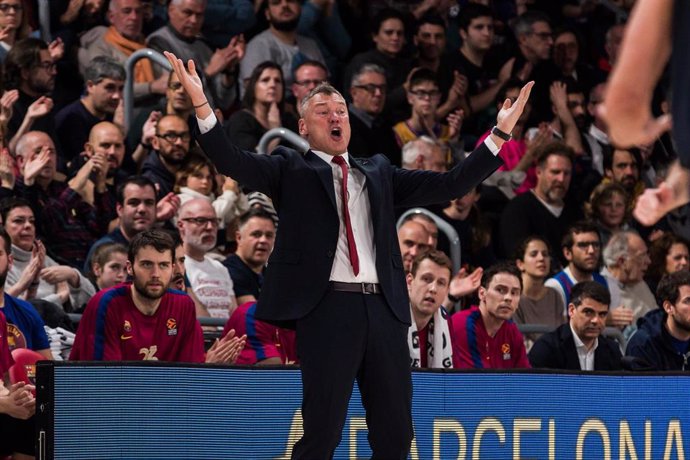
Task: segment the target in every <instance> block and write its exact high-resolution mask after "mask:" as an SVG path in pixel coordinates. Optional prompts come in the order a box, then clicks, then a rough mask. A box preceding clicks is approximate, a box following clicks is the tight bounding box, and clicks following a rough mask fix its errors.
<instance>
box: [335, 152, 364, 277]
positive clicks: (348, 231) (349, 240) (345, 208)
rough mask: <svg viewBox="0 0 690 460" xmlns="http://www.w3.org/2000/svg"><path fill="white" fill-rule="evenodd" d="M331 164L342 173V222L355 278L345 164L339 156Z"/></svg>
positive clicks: (354, 247) (356, 268)
mask: <svg viewBox="0 0 690 460" xmlns="http://www.w3.org/2000/svg"><path fill="white" fill-rule="evenodd" d="M333 163H335V164H337V165H338V166H340V169H341V170H342V172H343V186H342V187H341V190H342V199H343V220H345V233H346V234H347V249H348V251H349V252H350V264H351V265H352V271H353V272H354V274H355V276H357V275H358V274H359V256H358V255H357V244H356V243H355V235H354V234H353V233H352V224H351V222H350V210H349V209H348V206H347V163H346V162H345V159H344V158H343V157H342V156H340V155H338V156H334V157H333Z"/></svg>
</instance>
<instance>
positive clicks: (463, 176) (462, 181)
mask: <svg viewBox="0 0 690 460" xmlns="http://www.w3.org/2000/svg"><path fill="white" fill-rule="evenodd" d="M502 164H503V161H502V160H501V159H500V157H499V156H498V155H494V154H492V153H491V151H490V150H489V148H488V147H487V146H486V144H484V143H481V144H480V145H479V147H477V148H476V149H475V150H474V151H473V152H472V153H471V154H470V155H469V156H468V157H467V158H465V159H464V160H463V161H462V162H461V163H460V164H458V165H457V166H455V167H454V168H453V169H451V170H450V171H448V172H447V173H436V172H432V171H420V170H415V171H410V170H407V169H398V168H395V174H394V176H393V193H394V200H395V206H396V207H399V208H405V207H412V206H424V205H428V204H429V203H440V202H442V201H445V200H450V199H454V198H459V197H462V196H464V195H466V194H467V193H468V192H469V191H470V190H472V189H473V188H474V187H476V186H477V184H479V183H481V182H482V181H483V180H484V179H486V178H487V177H488V176H489V175H490V174H491V173H493V172H494V171H495V170H496V169H498V167H499V166H501V165H502Z"/></svg>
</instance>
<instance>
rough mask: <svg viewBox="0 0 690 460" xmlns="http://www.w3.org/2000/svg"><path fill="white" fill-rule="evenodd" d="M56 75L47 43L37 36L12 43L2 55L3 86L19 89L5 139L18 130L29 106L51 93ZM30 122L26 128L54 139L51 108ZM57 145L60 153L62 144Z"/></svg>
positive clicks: (53, 117) (53, 115)
mask: <svg viewBox="0 0 690 460" xmlns="http://www.w3.org/2000/svg"><path fill="white" fill-rule="evenodd" d="M56 75H57V68H56V66H55V62H53V58H52V57H51V56H50V51H49V50H48V45H47V44H46V42H44V41H43V40H40V39H38V38H25V39H23V40H20V41H18V42H17V43H15V45H14V46H13V47H12V49H11V50H10V52H9V53H8V54H7V57H6V58H5V62H4V73H3V87H4V88H3V89H4V90H12V89H16V90H19V99H17V102H15V103H14V105H13V106H12V118H10V121H9V122H8V124H7V131H8V132H7V133H5V137H6V138H7V139H11V138H12V137H13V136H14V135H15V134H16V133H17V132H18V131H19V128H20V126H21V125H22V123H23V121H24V118H25V117H26V115H27V111H28V110H29V106H31V104H33V103H34V102H36V101H38V100H39V99H40V98H41V97H43V96H48V95H50V94H51V93H52V92H53V90H54V89H55V76H56ZM31 122H32V123H31V124H30V126H28V127H27V128H26V131H29V130H33V131H43V132H45V133H47V134H48V135H49V136H50V137H51V138H52V139H53V140H56V139H57V132H56V128H55V112H54V111H53V110H52V109H51V110H48V112H47V113H46V114H45V115H43V116H42V117H40V118H36V119H32V120H31ZM26 131H24V132H26ZM56 147H57V149H58V153H61V146H60V145H57V146H56Z"/></svg>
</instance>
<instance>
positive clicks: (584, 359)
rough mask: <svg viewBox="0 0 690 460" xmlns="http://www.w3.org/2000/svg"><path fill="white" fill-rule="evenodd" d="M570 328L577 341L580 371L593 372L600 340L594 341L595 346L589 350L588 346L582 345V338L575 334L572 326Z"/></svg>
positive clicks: (576, 347)
mask: <svg viewBox="0 0 690 460" xmlns="http://www.w3.org/2000/svg"><path fill="white" fill-rule="evenodd" d="M569 326H570V331H571V332H572V333H573V340H574V341H575V349H576V350H577V358H578V359H579V360H580V369H581V370H583V371H593V370H594V352H595V351H596V350H597V347H598V346H599V339H598V338H597V339H595V340H594V345H592V348H590V349H589V350H588V349H587V346H586V345H585V344H584V343H582V340H580V337H578V335H577V334H576V333H575V330H574V329H573V326H572V325H569Z"/></svg>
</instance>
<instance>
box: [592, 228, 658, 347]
mask: <svg viewBox="0 0 690 460" xmlns="http://www.w3.org/2000/svg"><path fill="white" fill-rule="evenodd" d="M650 262H651V261H650V259H649V251H648V250H647V243H645V241H644V240H643V239H642V237H640V235H638V234H637V232H635V231H631V230H626V231H620V232H618V233H614V234H613V236H612V237H611V239H609V241H608V243H606V247H605V248H604V264H605V267H604V268H603V269H602V270H601V274H602V275H604V277H605V278H606V281H607V283H608V285H609V292H610V293H611V305H612V306H613V308H612V309H611V314H610V315H609V318H608V323H609V325H610V326H614V327H619V328H621V329H623V328H627V329H625V330H624V332H625V333H626V334H627V335H626V336H629V334H631V333H632V332H634V331H635V322H636V321H637V320H638V319H639V318H640V317H642V316H644V315H645V314H646V313H647V312H649V311H651V310H654V309H655V308H656V306H657V303H656V299H654V294H653V293H652V291H651V290H650V289H649V286H648V285H647V283H645V282H644V275H645V273H646V272H647V268H648V267H649V264H650Z"/></svg>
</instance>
